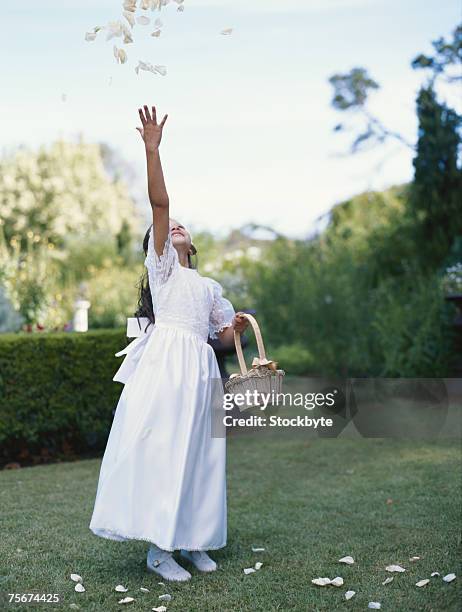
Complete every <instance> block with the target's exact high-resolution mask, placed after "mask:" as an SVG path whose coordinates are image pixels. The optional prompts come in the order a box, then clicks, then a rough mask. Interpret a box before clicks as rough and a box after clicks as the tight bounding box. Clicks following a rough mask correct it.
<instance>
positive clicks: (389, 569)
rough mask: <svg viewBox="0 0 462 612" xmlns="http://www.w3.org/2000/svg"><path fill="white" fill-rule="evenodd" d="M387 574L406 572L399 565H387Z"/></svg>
mask: <svg viewBox="0 0 462 612" xmlns="http://www.w3.org/2000/svg"><path fill="white" fill-rule="evenodd" d="M385 569H386V570H387V572H405V571H406V570H405V569H404V567H401V565H387V567H386V568H385Z"/></svg>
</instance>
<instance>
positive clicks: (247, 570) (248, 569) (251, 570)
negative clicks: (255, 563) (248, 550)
mask: <svg viewBox="0 0 462 612" xmlns="http://www.w3.org/2000/svg"><path fill="white" fill-rule="evenodd" d="M255 572H256V569H255V568H254V567H246V568H245V569H244V574H245V575H246V576H247V574H254V573H255Z"/></svg>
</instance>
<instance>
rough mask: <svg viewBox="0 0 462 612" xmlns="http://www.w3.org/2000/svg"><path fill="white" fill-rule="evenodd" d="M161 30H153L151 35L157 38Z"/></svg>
mask: <svg viewBox="0 0 462 612" xmlns="http://www.w3.org/2000/svg"><path fill="white" fill-rule="evenodd" d="M161 32H162V30H154V32H153V33H152V34H151V36H155V37H156V38H159V36H160V35H161Z"/></svg>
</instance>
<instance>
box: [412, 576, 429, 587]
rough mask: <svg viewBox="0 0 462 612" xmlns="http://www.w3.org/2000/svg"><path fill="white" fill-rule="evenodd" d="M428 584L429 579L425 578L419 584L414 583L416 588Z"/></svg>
mask: <svg viewBox="0 0 462 612" xmlns="http://www.w3.org/2000/svg"><path fill="white" fill-rule="evenodd" d="M429 582H430V579H429V578H425V579H424V580H419V582H416V583H415V585H416V587H423V586H425V585H426V584H428V583H429Z"/></svg>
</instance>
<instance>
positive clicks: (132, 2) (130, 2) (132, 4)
mask: <svg viewBox="0 0 462 612" xmlns="http://www.w3.org/2000/svg"><path fill="white" fill-rule="evenodd" d="M123 7H124V9H125V10H126V11H131V12H132V13H134V12H135V11H136V0H125V2H124V4H123Z"/></svg>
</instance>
